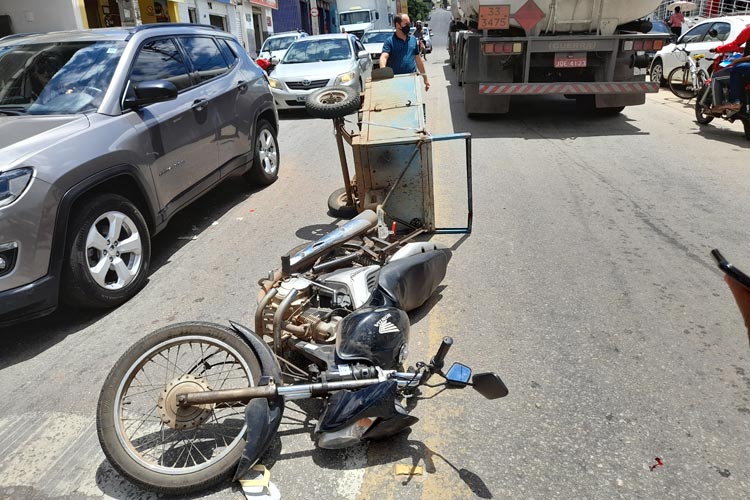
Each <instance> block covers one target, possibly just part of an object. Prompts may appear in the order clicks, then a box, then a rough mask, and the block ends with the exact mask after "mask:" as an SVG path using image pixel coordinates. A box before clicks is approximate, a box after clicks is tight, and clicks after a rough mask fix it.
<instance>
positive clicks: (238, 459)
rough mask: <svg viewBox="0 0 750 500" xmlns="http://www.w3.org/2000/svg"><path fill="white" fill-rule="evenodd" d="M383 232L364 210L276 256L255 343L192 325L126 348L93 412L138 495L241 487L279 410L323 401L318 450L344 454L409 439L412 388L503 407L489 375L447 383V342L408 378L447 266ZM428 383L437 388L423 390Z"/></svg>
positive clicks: (264, 285) (428, 246)
mask: <svg viewBox="0 0 750 500" xmlns="http://www.w3.org/2000/svg"><path fill="white" fill-rule="evenodd" d="M377 222H378V217H377V216H376V214H375V213H374V212H372V211H370V210H365V211H364V212H362V213H361V214H360V215H358V216H357V217H355V218H354V219H352V220H351V221H349V222H347V223H346V224H344V225H342V226H341V227H339V228H337V229H336V230H334V231H332V232H331V233H328V234H327V235H325V236H323V237H322V238H320V239H319V240H317V241H315V242H313V243H311V244H309V245H305V246H304V247H302V248H298V249H295V250H293V251H291V252H289V253H288V254H286V255H285V256H283V257H282V259H281V261H282V264H281V268H280V269H277V270H275V271H271V272H270V273H269V276H268V278H267V279H263V280H261V281H260V285H261V291H260V293H259V304H258V308H257V311H256V314H255V332H253V331H251V330H250V329H249V328H247V327H244V326H242V325H239V324H237V323H234V322H230V326H229V327H225V326H222V325H216V324H210V323H201V322H191V323H181V324H176V325H172V326H168V327H166V328H162V329H160V330H157V331H155V332H153V333H152V334H150V335H148V336H146V337H145V338H143V339H141V340H140V341H138V342H137V343H136V344H134V345H133V346H132V347H131V348H130V349H129V350H128V351H127V352H126V353H125V354H124V355H123V356H122V357H121V358H120V359H119V360H118V361H117V363H116V364H115V365H114V367H113V368H112V370H111V371H110V373H109V375H108V376H107V378H106V380H105V383H104V387H103V388H102V392H101V395H100V398H99V404H98V407H97V431H98V436H99V442H100V444H101V446H102V449H103V450H104V453H105V455H106V456H107V459H108V460H109V462H110V463H111V464H112V466H113V467H114V468H115V469H116V470H117V471H118V472H120V473H121V474H122V475H123V476H125V477H126V478H128V479H129V480H130V481H132V482H133V483H136V484H138V485H140V486H142V487H144V488H147V489H150V490H155V491H159V492H165V493H170V494H186V493H189V492H194V491H198V490H201V489H204V488H207V487H209V486H211V485H213V484H216V483H218V482H220V481H221V480H223V479H225V478H226V477H228V476H229V475H231V474H232V473H233V477H234V479H235V480H237V479H239V478H241V477H242V476H243V475H245V474H246V473H247V471H248V470H249V469H250V468H251V467H252V466H253V465H254V464H255V463H256V462H257V461H258V459H259V458H260V457H261V456H262V454H263V453H264V452H265V451H266V449H267V448H268V446H269V444H270V443H271V441H272V440H273V438H274V436H275V434H276V432H277V430H278V427H279V424H280V422H281V418H282V414H283V412H284V406H285V402H286V401H290V400H299V399H310V398H324V399H325V404H324V405H323V410H322V413H321V414H320V415H319V416H318V417H317V425H316V428H315V435H316V439H317V444H318V446H320V447H322V448H343V447H346V446H351V445H354V444H357V443H359V442H360V441H362V440H375V439H382V438H386V437H388V436H392V435H394V434H396V433H398V432H400V431H402V430H404V429H406V428H407V427H409V426H411V425H413V424H414V423H415V422H416V421H417V420H418V419H417V418H416V417H414V416H412V415H409V413H408V412H407V410H406V409H405V408H404V406H403V405H402V404H401V401H402V399H403V398H404V397H405V396H409V395H412V396H413V395H414V394H415V392H416V390H417V388H418V387H419V386H423V385H429V386H430V387H435V386H448V387H453V388H463V387H466V386H472V387H473V388H474V389H476V390H477V391H478V392H479V393H480V394H482V395H483V396H484V397H486V398H488V399H496V398H500V397H504V396H505V395H507V393H508V390H507V388H506V387H505V385H504V384H503V382H502V380H501V379H500V377H498V376H497V375H495V374H494V373H478V374H475V375H474V376H473V377H472V372H471V369H470V368H469V367H468V366H466V365H462V364H460V363H454V364H453V365H452V366H451V367H450V368H449V369H448V370H445V371H444V370H443V368H444V366H445V357H446V355H447V354H448V351H449V349H450V347H451V345H452V343H453V340H452V339H451V338H450V337H445V338H444V339H443V341H442V344H441V345H440V348H439V349H438V351H437V353H436V354H435V356H434V357H432V359H431V360H430V362H429V363H427V362H420V363H417V364H416V366H415V367H414V368H410V369H409V370H407V371H403V368H402V364H403V362H404V361H405V359H406V355H407V345H408V339H409V318H408V316H407V312H408V311H411V310H413V309H416V308H418V307H420V306H422V305H423V304H424V303H425V302H426V301H427V300H428V299H429V298H430V296H432V294H433V293H434V292H435V290H436V289H437V287H438V286H439V284H440V282H441V281H442V279H443V278H444V276H445V272H446V269H447V265H448V262H449V260H450V258H451V252H450V250H449V249H448V248H446V247H445V246H443V245H439V244H436V243H424V242H422V243H418V242H414V241H410V240H413V239H414V237H415V236H416V235H418V234H419V233H420V231H419V230H417V231H415V232H414V233H412V234H410V235H407V236H406V237H404V238H401V239H400V240H397V241H388V240H387V239H383V238H379V237H377V236H375V233H376V226H377ZM380 229H381V234H382V228H380ZM300 360H302V361H300ZM435 376H437V377H440V378H441V379H443V380H444V381H443V382H441V383H439V384H432V385H431V384H430V383H429V382H430V380H433V381H434V380H435V379H434V378H433V377H435Z"/></svg>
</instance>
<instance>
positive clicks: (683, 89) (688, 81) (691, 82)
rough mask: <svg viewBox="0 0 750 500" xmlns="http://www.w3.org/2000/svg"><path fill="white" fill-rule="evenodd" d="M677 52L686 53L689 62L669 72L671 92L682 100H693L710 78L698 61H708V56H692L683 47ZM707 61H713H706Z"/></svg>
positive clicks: (678, 48) (668, 78)
mask: <svg viewBox="0 0 750 500" xmlns="http://www.w3.org/2000/svg"><path fill="white" fill-rule="evenodd" d="M675 51H679V52H684V53H685V54H686V56H687V60H686V61H685V64H683V65H682V66H678V67H676V68H675V69H673V70H672V71H670V72H669V76H667V82H668V83H669V90H671V91H672V93H673V94H674V95H676V96H677V97H679V98H680V99H688V100H690V99H693V98H694V97H695V96H696V95H698V91H699V90H700V89H701V88H702V87H703V85H704V84H705V83H706V81H707V80H708V78H709V76H708V73H707V72H706V70H705V69H703V68H700V67H698V61H700V60H701V59H706V56H705V55H703V54H696V55H694V56H691V55H690V51H688V50H687V49H684V48H681V47H677V48H676V49H675ZM706 61H713V59H706Z"/></svg>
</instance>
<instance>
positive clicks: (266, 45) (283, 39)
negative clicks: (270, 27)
mask: <svg viewBox="0 0 750 500" xmlns="http://www.w3.org/2000/svg"><path fill="white" fill-rule="evenodd" d="M305 36H308V35H307V33H305V32H304V31H287V32H284V33H274V34H273V35H271V36H269V37H268V38H266V41H265V42H263V46H262V47H261V48H260V50H259V51H258V58H261V59H267V60H269V61H270V60H271V59H273V58H274V57H275V58H276V59H278V60H279V61H281V60H282V59H284V56H285V55H286V51H287V50H288V49H289V46H290V45H291V44H292V43H294V42H295V41H296V40H297V39H299V38H302V37H305Z"/></svg>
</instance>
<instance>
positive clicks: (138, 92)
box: [124, 80, 177, 109]
mask: <svg viewBox="0 0 750 500" xmlns="http://www.w3.org/2000/svg"><path fill="white" fill-rule="evenodd" d="M176 98H177V87H176V86H175V84H174V83H172V82H170V81H168V80H147V81H145V82H139V83H136V84H135V85H133V93H132V95H130V96H128V97H126V98H125V102H124V105H125V106H124V107H125V108H126V109H137V108H140V107H142V106H148V105H149V104H154V103H157V102H164V101H171V100H172V99H176Z"/></svg>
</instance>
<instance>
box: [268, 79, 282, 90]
mask: <svg viewBox="0 0 750 500" xmlns="http://www.w3.org/2000/svg"><path fill="white" fill-rule="evenodd" d="M268 85H270V87H271V88H272V89H280V88H281V82H280V81H279V80H277V79H276V78H270V77H269V78H268Z"/></svg>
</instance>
